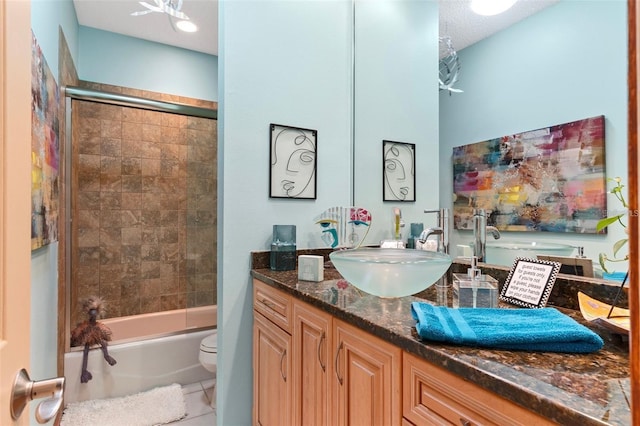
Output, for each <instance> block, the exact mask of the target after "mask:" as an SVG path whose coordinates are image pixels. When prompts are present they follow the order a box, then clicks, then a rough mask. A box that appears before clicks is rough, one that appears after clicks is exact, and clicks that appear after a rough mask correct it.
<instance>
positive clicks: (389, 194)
mask: <svg viewBox="0 0 640 426" xmlns="http://www.w3.org/2000/svg"><path fill="white" fill-rule="evenodd" d="M415 170H416V145H415V144H413V143H406V142H396V141H390V140H383V141H382V201H394V202H415V201H416V172H415Z"/></svg>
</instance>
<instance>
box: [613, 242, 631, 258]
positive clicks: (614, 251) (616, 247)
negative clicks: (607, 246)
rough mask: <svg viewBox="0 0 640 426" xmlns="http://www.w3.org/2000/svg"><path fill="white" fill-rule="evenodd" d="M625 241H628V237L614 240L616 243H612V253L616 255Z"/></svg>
mask: <svg viewBox="0 0 640 426" xmlns="http://www.w3.org/2000/svg"><path fill="white" fill-rule="evenodd" d="M627 241H629V239H628V238H624V239H622V240H619V241H616V243H615V244H614V245H613V255H614V256H617V255H618V251H619V250H620V249H621V248H622V247H624V245H625V244H627Z"/></svg>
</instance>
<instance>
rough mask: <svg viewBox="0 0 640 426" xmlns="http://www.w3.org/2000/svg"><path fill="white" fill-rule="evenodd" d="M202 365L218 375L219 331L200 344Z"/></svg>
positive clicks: (199, 357)
mask: <svg viewBox="0 0 640 426" xmlns="http://www.w3.org/2000/svg"><path fill="white" fill-rule="evenodd" d="M198 359H199V360H200V364H202V366H203V367H204V368H206V369H207V370H208V371H211V372H212V373H214V374H215V373H216V370H217V364H218V331H217V330H216V331H214V332H213V334H210V335H208V336H207V337H205V338H204V339H202V341H201V342H200V355H199V356H198Z"/></svg>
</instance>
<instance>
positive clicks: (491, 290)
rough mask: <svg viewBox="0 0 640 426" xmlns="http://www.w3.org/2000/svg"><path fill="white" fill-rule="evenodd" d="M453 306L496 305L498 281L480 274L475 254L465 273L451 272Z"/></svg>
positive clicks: (477, 306)
mask: <svg viewBox="0 0 640 426" xmlns="http://www.w3.org/2000/svg"><path fill="white" fill-rule="evenodd" d="M453 307H454V308H497V307H498V281H497V280H496V279H495V278H493V277H490V276H488V275H483V274H482V271H481V270H480V268H478V258H477V257H476V256H473V257H471V268H469V269H467V273H466V275H465V274H453Z"/></svg>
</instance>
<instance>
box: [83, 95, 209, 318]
mask: <svg viewBox="0 0 640 426" xmlns="http://www.w3.org/2000/svg"><path fill="white" fill-rule="evenodd" d="M99 89H102V90H107V91H111V92H120V93H122V92H124V91H118V90H114V89H113V87H112V86H108V87H107V88H105V87H99ZM129 92H133V93H126V94H131V95H134V96H141V95H143V94H144V93H138V92H139V91H131V90H130V91H129ZM161 100H174V101H175V99H161ZM191 104H193V103H191ZM209 104H211V103H209ZM199 106H206V107H210V106H211V105H199ZM214 107H215V106H214ZM72 121H73V126H72V127H73V128H72V134H73V149H72V151H73V159H72V164H73V170H72V186H73V189H72V212H73V218H74V219H73V221H72V241H73V243H72V268H71V269H72V292H71V293H72V300H71V307H72V312H71V315H72V319H71V320H72V321H71V323H72V324H75V323H77V322H78V320H81V319H82V318H79V317H78V316H79V312H78V309H77V307H78V301H80V300H82V299H83V298H85V297H87V296H89V295H94V294H97V295H99V296H101V297H103V298H104V299H105V300H106V301H107V315H106V317H108V318H109V317H118V316H126V315H137V314H144V313H151V312H159V311H165V310H172V309H182V308H186V307H195V306H204V305H210V304H215V303H216V266H217V265H216V242H217V241H216V202H217V192H216V191H217V189H216V188H217V182H216V172H217V170H216V168H217V166H216V158H217V130H216V125H217V123H216V121H215V120H210V119H204V118H195V117H187V116H181V115H176V114H170V113H162V112H156V111H147V110H143V109H137V108H130V107H121V106H115V105H106V104H100V103H95V102H89V101H78V100H74V101H73V118H72Z"/></svg>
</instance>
